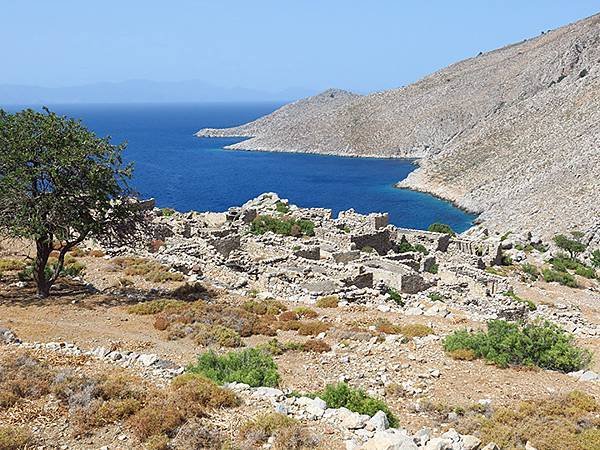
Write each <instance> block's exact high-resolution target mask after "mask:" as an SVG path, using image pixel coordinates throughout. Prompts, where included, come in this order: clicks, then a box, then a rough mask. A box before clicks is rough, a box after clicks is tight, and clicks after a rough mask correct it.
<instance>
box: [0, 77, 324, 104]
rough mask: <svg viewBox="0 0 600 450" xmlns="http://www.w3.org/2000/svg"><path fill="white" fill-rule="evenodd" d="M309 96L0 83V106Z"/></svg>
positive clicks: (190, 87) (162, 85)
mask: <svg viewBox="0 0 600 450" xmlns="http://www.w3.org/2000/svg"><path fill="white" fill-rule="evenodd" d="M311 94H313V92H312V91H311V90H308V89H303V88H292V89H287V90H285V91H279V92H267V91H260V90H254V89H246V88H242V87H235V88H224V87H219V86H215V85H212V84H210V83H206V82H204V81H200V80H189V81H173V82H164V81H149V80H129V81H123V82H115V83H109V82H106V83H94V84H85V85H81V86H68V87H58V88H49V87H39V86H24V85H8V84H4V85H2V84H0V105H9V104H10V105H12V104H56V103H167V102H223V101H227V102H233V101H235V102H238V101H239V102H247V101H282V100H283V101H290V100H295V99H297V98H302V97H306V96H307V95H311Z"/></svg>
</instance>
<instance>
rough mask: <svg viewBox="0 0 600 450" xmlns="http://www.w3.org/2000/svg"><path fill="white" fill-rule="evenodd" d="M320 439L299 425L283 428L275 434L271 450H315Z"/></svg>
mask: <svg viewBox="0 0 600 450" xmlns="http://www.w3.org/2000/svg"><path fill="white" fill-rule="evenodd" d="M320 443H321V438H320V437H319V436H318V435H317V434H315V433H313V432H312V431H310V430H309V429H308V428H306V427H303V426H301V425H292V426H289V427H284V428H281V429H280V430H278V431H277V432H276V433H275V441H274V442H273V447H272V448H273V450H304V449H308V448H316V447H318V446H319V444H320Z"/></svg>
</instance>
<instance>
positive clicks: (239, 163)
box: [7, 103, 475, 231]
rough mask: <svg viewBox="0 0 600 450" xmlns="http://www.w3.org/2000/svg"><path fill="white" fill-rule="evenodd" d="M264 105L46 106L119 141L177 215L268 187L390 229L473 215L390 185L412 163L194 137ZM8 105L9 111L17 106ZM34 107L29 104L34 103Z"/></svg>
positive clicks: (236, 201)
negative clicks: (237, 147)
mask: <svg viewBox="0 0 600 450" xmlns="http://www.w3.org/2000/svg"><path fill="white" fill-rule="evenodd" d="M279 106H280V105H279V104H273V103H253V104H249V103H240V104H233V103H215V104H133V105H132V104H123V105H114V104H110V105H108V104H107V105H54V106H51V109H52V110H54V111H56V112H57V113H60V114H67V115H69V116H73V117H78V118H81V119H82V120H83V122H84V123H85V124H86V125H87V126H88V127H90V128H91V129H92V130H94V131H95V132H96V133H97V134H99V135H101V136H105V135H110V136H111V137H112V140H113V142H114V143H118V142H122V141H127V142H128V147H127V150H126V151H125V158H126V159H127V160H128V161H133V162H134V163H135V178H134V180H133V183H132V184H133V187H134V188H135V189H136V190H137V191H138V192H139V193H140V194H141V196H143V197H154V198H156V200H157V204H158V206H161V207H172V208H175V209H178V210H181V211H189V210H197V211H207V210H209V211H224V210H226V209H227V208H229V207H231V206H235V205H240V204H242V203H244V202H246V201H247V200H248V199H250V198H253V197H255V196H257V195H259V194H261V193H262V192H267V191H273V192H277V193H278V194H279V195H280V196H281V197H282V198H288V199H289V200H290V201H291V202H292V203H295V204H298V205H300V206H304V207H323V208H331V209H333V211H334V213H335V214H337V212H339V211H341V210H345V209H349V208H354V209H355V210H356V211H358V212H361V213H369V212H389V214H390V221H391V222H392V223H393V224H395V225H398V226H403V227H409V228H420V229H425V228H427V226H428V225H429V224H431V223H433V222H444V223H448V224H449V225H451V226H452V227H453V228H454V229H455V230H457V231H464V230H465V229H467V228H468V227H469V226H470V224H471V221H472V220H473V219H474V217H475V216H473V215H472V214H469V213H467V212H465V211H462V210H460V209H459V208H456V207H455V206H453V205H452V204H451V203H449V202H446V201H443V200H440V199H438V198H435V197H433V196H431V195H428V194H424V193H420V192H414V191H409V190H403V189H397V188H395V187H394V184H395V183H396V182H398V181H400V180H402V179H403V178H405V177H406V176H407V175H408V174H409V173H410V172H411V171H413V170H414V169H415V166H414V164H413V162H412V161H410V160H403V159H377V158H347V157H339V156H325V155H313V154H301V153H270V152H247V151H232V150H224V149H223V147H224V146H226V145H229V144H231V143H234V142H238V141H239V140H240V139H234V138H210V139H208V138H202V139H199V138H197V137H195V136H194V135H193V134H194V133H195V132H196V131H197V130H199V129H200V128H203V127H228V126H235V125H238V124H241V123H245V122H248V121H250V120H253V119H255V118H258V117H260V116H262V115H264V114H268V113H269V112H271V111H273V110H275V109H276V108H277V107H279ZM22 108H23V107H22V106H19V107H10V108H7V109H9V110H11V111H14V110H18V109H22ZM36 109H38V107H36Z"/></svg>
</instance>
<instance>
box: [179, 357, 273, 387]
mask: <svg viewBox="0 0 600 450" xmlns="http://www.w3.org/2000/svg"><path fill="white" fill-rule="evenodd" d="M187 371H188V372H191V373H198V374H201V375H204V376H205V377H207V378H210V379H211V380H213V381H214V382H216V383H218V384H224V383H230V382H233V381H236V382H238V383H246V384H248V385H250V386H253V387H257V386H271V387H275V386H277V385H278V384H279V373H278V372H277V365H276V364H275V362H274V361H273V358H272V357H271V355H269V354H268V353H267V352H265V351H262V350H259V349H256V348H249V349H246V350H242V351H239V352H230V353H227V354H225V355H223V356H219V355H217V354H216V353H214V352H213V351H208V352H206V353H203V354H202V355H200V356H198V362H197V363H196V364H195V365H192V366H189V367H188V368H187Z"/></svg>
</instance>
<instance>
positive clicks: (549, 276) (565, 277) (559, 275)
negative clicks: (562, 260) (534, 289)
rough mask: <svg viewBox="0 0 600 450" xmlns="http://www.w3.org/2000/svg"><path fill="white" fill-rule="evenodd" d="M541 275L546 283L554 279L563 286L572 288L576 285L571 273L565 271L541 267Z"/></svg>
mask: <svg viewBox="0 0 600 450" xmlns="http://www.w3.org/2000/svg"><path fill="white" fill-rule="evenodd" d="M542 276H543V277H544V281H546V282H547V283H551V282H553V281H555V282H557V283H559V284H562V285H563V286H569V287H573V288H575V287H577V281H575V278H574V277H573V275H571V274H570V273H567V272H561V271H557V270H553V269H543V270H542Z"/></svg>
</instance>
